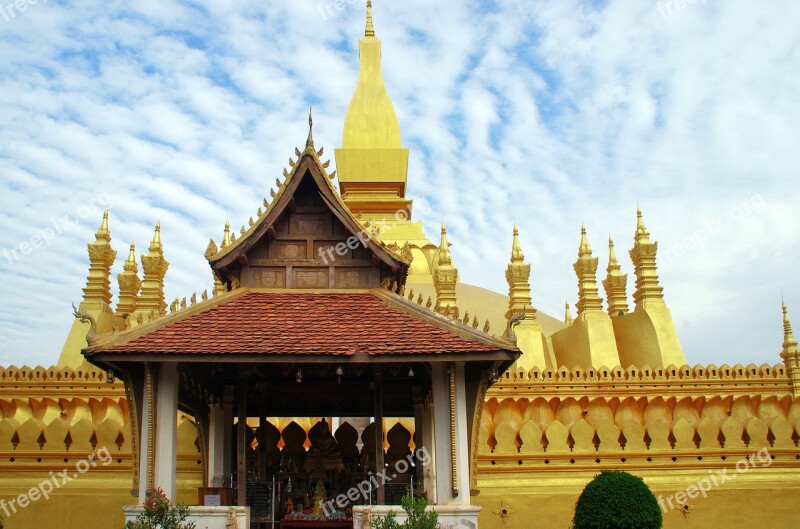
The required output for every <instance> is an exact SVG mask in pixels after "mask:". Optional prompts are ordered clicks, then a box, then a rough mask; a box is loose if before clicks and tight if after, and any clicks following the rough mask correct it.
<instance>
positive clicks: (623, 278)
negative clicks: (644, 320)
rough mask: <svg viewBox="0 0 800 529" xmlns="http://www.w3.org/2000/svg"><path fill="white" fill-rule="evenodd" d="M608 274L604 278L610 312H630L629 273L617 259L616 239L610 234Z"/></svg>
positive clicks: (611, 313)
mask: <svg viewBox="0 0 800 529" xmlns="http://www.w3.org/2000/svg"><path fill="white" fill-rule="evenodd" d="M606 272H607V275H606V278H605V279H604V280H603V288H604V289H605V290H606V299H607V301H608V314H609V315H611V316H620V315H622V314H627V313H628V310H629V309H628V294H627V292H626V286H627V284H628V274H623V273H622V267H621V266H620V264H619V261H618V260H617V253H616V252H615V251H614V240H613V239H612V238H611V235H609V236H608V268H607V269H606Z"/></svg>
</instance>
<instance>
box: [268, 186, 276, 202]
mask: <svg viewBox="0 0 800 529" xmlns="http://www.w3.org/2000/svg"><path fill="white" fill-rule="evenodd" d="M269 196H271V197H272V199H273V200H275V197H276V196H278V195H277V194H276V193H275V190H274V189H272V188H271V187H270V188H269Z"/></svg>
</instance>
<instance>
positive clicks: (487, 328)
mask: <svg viewBox="0 0 800 529" xmlns="http://www.w3.org/2000/svg"><path fill="white" fill-rule="evenodd" d="M490 328H491V327H490V326H489V320H486V323H484V324H483V332H485V333H488V332H489V329H490Z"/></svg>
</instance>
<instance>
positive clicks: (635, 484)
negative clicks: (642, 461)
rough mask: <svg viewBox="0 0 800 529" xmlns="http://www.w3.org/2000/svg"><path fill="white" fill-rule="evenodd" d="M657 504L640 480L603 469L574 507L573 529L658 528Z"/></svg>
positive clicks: (659, 522) (659, 528)
mask: <svg viewBox="0 0 800 529" xmlns="http://www.w3.org/2000/svg"><path fill="white" fill-rule="evenodd" d="M662 524H663V518H662V516H661V508H660V507H659V506H658V501H657V500H656V497H655V496H654V495H653V493H652V492H651V491H650V488H649V487H648V486H647V485H646V484H645V482H644V480H642V478H639V477H636V476H632V475H630V474H628V473H627V472H622V471H619V470H603V471H602V472H600V474H598V475H597V476H595V478H594V479H593V480H592V481H590V482H589V484H587V485H586V488H584V489H583V492H582V493H581V495H580V497H579V498H578V502H577V503H576V504H575V516H574V517H573V519H572V527H573V529H661V526H662Z"/></svg>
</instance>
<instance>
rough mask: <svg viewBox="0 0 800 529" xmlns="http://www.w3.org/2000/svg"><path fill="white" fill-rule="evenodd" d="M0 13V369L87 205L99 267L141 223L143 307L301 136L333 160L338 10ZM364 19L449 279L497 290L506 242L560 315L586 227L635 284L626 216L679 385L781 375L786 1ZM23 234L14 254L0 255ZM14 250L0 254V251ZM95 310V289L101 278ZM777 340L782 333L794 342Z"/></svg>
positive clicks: (796, 56) (786, 272)
mask: <svg viewBox="0 0 800 529" xmlns="http://www.w3.org/2000/svg"><path fill="white" fill-rule="evenodd" d="M10 4H11V2H10V0H0V5H2V6H3V9H0V49H2V54H0V94H2V110H0V197H2V198H0V200H2V210H1V211H0V273H2V277H3V281H2V282H0V299H2V300H3V303H2V305H0V365H8V364H17V365H22V364H27V365H37V364H41V365H44V366H49V365H51V364H53V363H54V362H55V361H56V360H57V358H58V354H59V352H60V350H61V346H62V344H63V340H64V338H65V337H66V333H67V330H68V329H69V326H70V324H71V322H72V317H71V314H70V312H71V307H70V304H71V303H72V302H74V301H79V300H80V299H81V295H82V293H81V289H82V287H83V286H84V285H85V278H86V272H87V267H88V257H87V254H86V243H87V242H90V241H91V240H92V239H93V234H94V232H95V231H96V229H97V226H98V225H99V222H100V218H101V216H102V209H103V208H104V207H109V209H110V210H111V220H110V223H111V233H112V237H113V243H112V244H113V246H114V247H115V248H116V249H117V251H118V252H119V257H118V262H117V264H116V265H115V268H114V273H115V274H116V273H118V272H119V271H121V268H122V262H123V258H124V256H125V255H126V254H127V247H128V244H129V243H130V242H131V241H135V242H136V243H137V246H138V248H139V249H140V250H141V249H144V248H145V247H146V245H147V243H148V242H149V240H150V238H151V237H152V229H153V225H154V224H155V221H156V220H157V219H160V220H161V223H162V238H163V241H164V245H165V251H166V256H167V259H168V260H169V261H170V263H171V265H170V269H169V273H168V274H167V297H168V300H172V299H174V298H175V296H180V297H184V296H189V295H191V293H192V292H195V291H202V290H203V289H205V288H208V287H209V286H210V283H211V280H210V273H209V270H208V265H207V263H206V262H205V259H204V258H203V251H204V250H205V247H206V245H207V244H208V240H209V238H211V237H214V238H215V239H216V240H217V241H219V239H220V235H221V233H222V228H223V225H224V223H225V219H226V218H230V219H231V222H232V223H233V224H234V225H236V226H238V225H241V224H244V223H246V222H247V219H248V218H249V217H250V216H251V215H253V214H254V213H255V211H256V210H257V209H258V207H259V205H260V204H261V201H262V199H263V198H264V197H265V196H269V189H270V185H272V183H274V181H275V178H276V177H277V176H279V175H280V174H281V172H282V169H283V167H284V166H285V165H286V163H287V161H288V158H289V156H291V155H292V154H293V151H294V147H295V146H298V145H302V142H303V141H304V140H305V137H306V132H307V123H306V120H307V112H308V106H309V105H312V104H313V106H314V115H315V118H314V121H315V132H314V136H315V139H316V142H317V145H320V146H324V147H325V149H326V151H327V152H328V153H332V152H333V149H334V148H335V147H338V146H339V145H340V143H341V132H342V123H343V120H344V114H345V110H346V108H347V104H348V102H349V100H350V96H351V95H352V92H353V89H354V86H355V80H356V75H357V68H358V62H357V51H356V50H357V40H358V37H359V36H360V35H361V34H362V33H363V26H364V7H363V2H360V1H359V2H354V1H353V2H351V1H350V0H344V1H343V2H341V3H339V4H338V7H337V4H335V3H333V2H332V1H323V0H293V1H291V2H256V1H237V2H220V1H205V0H197V1H193V2H181V1H173V0H137V1H135V2H121V1H109V0H104V1H94V0H81V2H70V1H56V0H48V1H45V0H39V1H38V2H33V1H31V0H26V2H25V3H24V5H25V7H26V8H25V10H24V11H18V10H15V11H13V12H10V11H9V5H10ZM682 5H683V8H681V9H678V8H677V7H676V5H675V3H674V2H668V1H661V2H657V1H654V2H649V1H632V0H612V1H606V2H580V1H577V0H559V1H558V2H545V1H526V2H512V1H501V0H497V1H495V2H474V1H473V2H470V1H455V0H443V1H437V2H429V1H427V2H423V1H421V0H408V1H404V2H388V1H386V0H376V1H375V24H376V30H377V33H378V36H379V37H380V38H381V39H382V41H383V57H384V76H385V79H386V84H387V87H388V89H389V92H390V94H391V96H392V98H393V100H394V103H395V107H396V109H397V112H398V117H399V120H400V126H401V130H402V134H403V143H404V145H405V146H406V147H408V148H410V149H411V160H410V167H409V184H408V190H409V194H410V195H411V196H412V197H413V198H415V200H416V201H417V205H418V206H421V205H424V206H429V207H418V211H424V213H423V214H422V215H421V217H420V218H421V219H422V220H423V221H424V222H425V226H426V230H427V232H428V235H429V236H430V237H434V238H435V235H436V232H437V227H438V225H439V224H440V223H441V222H445V223H446V224H447V226H448V232H449V239H450V242H451V243H452V244H453V247H452V252H453V257H454V259H455V263H456V265H457V266H458V268H459V270H460V273H461V278H462V280H463V281H466V282H469V283H473V284H478V285H481V286H484V287H487V288H491V289H493V290H497V291H501V292H505V291H506V290H507V286H506V283H505V279H504V269H505V266H506V263H507V261H508V257H509V254H510V245H511V240H510V239H511V230H512V227H513V224H514V222H516V223H517V224H518V225H519V228H520V231H521V238H522V244H523V249H524V250H525V254H526V257H527V258H528V260H529V262H531V263H532V265H533V273H532V289H533V300H534V304H535V305H536V306H537V307H538V308H539V309H540V310H542V311H544V312H547V313H549V314H552V315H555V316H557V317H560V316H561V315H562V314H563V304H564V300H565V299H568V300H569V301H570V303H572V304H573V305H574V303H575V302H576V301H577V299H576V298H577V282H576V278H575V275H574V272H573V270H572V263H573V262H574V261H575V258H576V254H577V248H578V242H579V232H580V226H581V223H582V222H585V223H586V227H587V229H588V233H589V239H590V242H591V243H592V245H593V249H594V251H595V255H596V256H597V257H599V258H600V267H601V269H602V270H603V272H602V273H600V274H599V275H600V276H601V277H602V276H603V275H604V270H605V267H606V265H607V262H606V261H607V249H606V241H607V237H608V235H609V234H611V235H613V237H614V239H615V242H616V243H617V251H618V255H619V256H620V257H621V258H623V259H622V265H623V272H625V273H628V274H629V295H630V294H632V290H633V288H632V285H633V283H634V277H633V270H632V266H631V264H630V261H629V259H627V255H626V254H627V251H626V250H627V249H629V248H630V247H631V244H632V236H633V232H634V228H635V211H636V204H637V202H638V203H639V204H640V205H641V207H642V209H643V212H644V215H645V220H646V222H647V225H648V228H649V229H650V231H651V233H652V235H653V237H654V238H655V239H657V240H658V241H659V253H660V256H661V257H660V260H659V262H660V275H661V279H662V286H664V288H665V295H666V299H667V303H668V305H669V306H670V308H671V310H672V313H673V317H674V319H675V322H676V325H677V327H678V333H679V336H680V338H681V341H682V343H683V347H684V350H685V354H686V357H687V360H688V361H689V363H690V364H698V363H701V364H709V363H716V364H717V365H720V364H723V363H728V364H731V365H733V364H735V363H738V362H740V363H743V364H747V363H750V362H753V363H756V364H762V363H770V364H775V363H778V362H779V361H780V359H779V357H778V353H779V352H780V344H781V341H782V335H781V317H780V296H781V292H783V294H784V295H785V297H786V301H787V303H788V305H789V307H790V314H792V315H793V316H794V317H795V319H796V320H798V322H800V287H799V286H798V283H797V263H798V262H800V245H799V244H798V242H799V241H800V229H799V228H798V225H799V223H798V220H800V207H799V206H798V205H799V204H800V186H798V173H800V161H799V160H800V158H798V151H799V150H800V129H798V127H797V123H798V122H800V102H798V98H797V96H796V95H797V94H798V93H800V34H799V33H798V32H797V31H796V27H795V22H796V21H797V20H800V4H798V3H797V2H791V1H789V0H785V1H778V0H768V1H764V2H754V1H752V0H725V1H723V0H706V1H702V0H698V1H697V2H692V3H688V2H687V3H685V4H682ZM47 234H53V236H52V237H50V236H48V237H47V241H45V242H44V243H41V244H40V245H39V246H38V247H37V248H32V249H30V248H29V249H30V250H31V251H29V252H27V253H24V254H23V252H22V250H21V248H23V247H22V246H21V245H23V244H24V243H31V242H32V241H34V240H35V239H34V238H35V237H36V236H37V235H39V236H40V237H42V236H43V235H47ZM15 252H16V253H15ZM112 287H113V288H114V291H115V292H116V278H114V281H112ZM798 325H800V323H798Z"/></svg>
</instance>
